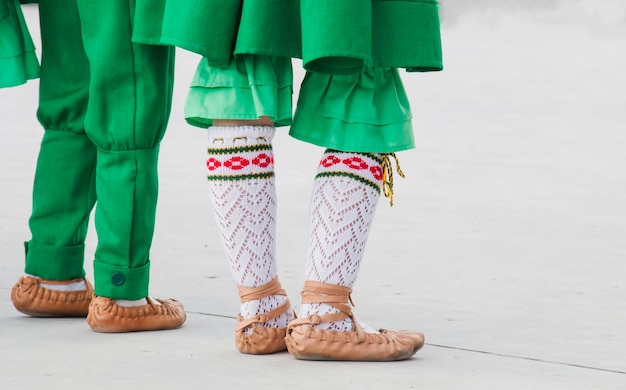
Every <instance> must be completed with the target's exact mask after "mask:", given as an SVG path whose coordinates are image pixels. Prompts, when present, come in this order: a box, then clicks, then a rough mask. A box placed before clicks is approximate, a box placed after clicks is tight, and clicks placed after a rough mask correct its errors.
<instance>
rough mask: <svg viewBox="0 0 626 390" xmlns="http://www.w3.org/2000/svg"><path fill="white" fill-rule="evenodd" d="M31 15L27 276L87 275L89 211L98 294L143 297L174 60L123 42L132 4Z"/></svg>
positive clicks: (79, 2) (87, 3)
mask: <svg viewBox="0 0 626 390" xmlns="http://www.w3.org/2000/svg"><path fill="white" fill-rule="evenodd" d="M39 7H40V22H41V34H42V66H41V81H40V101H39V109H38V112H37V116H38V119H39V121H40V122H41V124H42V125H43V127H44V129H45V133H44V137H43V141H42V143H41V149H40V152H39V158H38V161H37V168H36V172H35V182H34V188H33V209H32V215H31V218H30V220H29V225H30V229H31V233H32V239H31V240H30V241H29V242H27V243H26V268H25V272H26V273H28V274H33V275H36V276H40V277H42V278H44V279H49V280H68V279H72V278H76V277H81V276H84V275H85V271H84V259H85V254H84V248H85V244H84V243H85V237H86V234H87V227H88V222H89V218H90V215H91V212H92V210H93V208H94V206H95V216H94V218H95V227H96V231H97V234H98V246H97V248H96V253H95V258H94V282H95V283H94V284H95V292H96V295H99V296H105V297H109V298H112V299H140V298H143V297H146V296H147V295H148V284H149V268H150V256H149V254H150V246H151V243H152V237H153V232H154V223H155V212H156V203H157V193H158V177H157V162H158V152H159V144H160V141H161V139H162V137H163V134H164V132H165V128H166V125H167V121H168V119H169V114H170V107H171V96H172V85H173V74H174V73H173V71H174V51H173V49H172V48H169V47H163V46H150V45H141V44H135V43H132V42H131V36H132V32H133V31H132V30H133V17H134V9H135V0H107V1H100V0H40V1H39Z"/></svg>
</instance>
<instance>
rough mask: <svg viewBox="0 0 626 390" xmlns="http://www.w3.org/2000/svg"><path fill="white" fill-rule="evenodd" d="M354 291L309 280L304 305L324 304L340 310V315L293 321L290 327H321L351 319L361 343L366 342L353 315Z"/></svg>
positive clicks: (303, 299)
mask: <svg viewBox="0 0 626 390" xmlns="http://www.w3.org/2000/svg"><path fill="white" fill-rule="evenodd" d="M351 294H352V289H351V288H349V287H345V286H339V285H336V284H330V283H322V282H315V281H312V280H307V281H305V282H304V289H303V290H302V293H301V295H302V303H324V304H326V305H329V306H332V307H334V308H335V309H337V310H339V313H333V314H324V315H321V316H320V315H317V314H314V315H311V316H309V317H308V318H300V319H296V320H293V321H292V322H291V323H290V325H319V324H321V323H325V322H336V321H341V320H345V319H346V318H350V319H351V320H352V323H353V325H354V331H355V332H356V333H357V340H358V342H359V343H361V342H363V341H365V332H364V331H363V328H362V327H361V325H360V324H359V322H358V321H357V320H356V319H355V318H354V315H353V314H352V307H353V306H354V302H352V296H351Z"/></svg>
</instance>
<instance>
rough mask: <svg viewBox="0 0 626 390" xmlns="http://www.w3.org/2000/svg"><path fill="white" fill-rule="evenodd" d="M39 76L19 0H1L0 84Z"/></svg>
mask: <svg viewBox="0 0 626 390" xmlns="http://www.w3.org/2000/svg"><path fill="white" fill-rule="evenodd" d="M38 76H39V62H38V60H37V56H36V55H35V46H34V45H33V41H32V39H31V36H30V34H29V33H28V29H27V27H26V22H25V21H24V16H23V15H22V10H21V8H20V5H19V2H18V1H17V0H0V87H13V86H16V85H20V84H24V83H25V82H26V81H27V80H30V79H34V78H37V77H38Z"/></svg>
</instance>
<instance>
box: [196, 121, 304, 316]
mask: <svg viewBox="0 0 626 390" xmlns="http://www.w3.org/2000/svg"><path fill="white" fill-rule="evenodd" d="M274 132H275V129H274V128H273V127H266V126H213V127H211V128H209V149H208V154H209V157H208V160H207V168H208V179H209V192H210V197H211V201H212V204H213V209H214V211H215V216H216V219H217V224H218V229H219V232H220V237H221V241H222V244H223V246H224V250H225V252H226V256H227V257H228V261H229V265H230V269H231V272H232V274H233V277H234V278H235V281H236V282H237V284H238V285H240V286H244V287H259V286H262V285H264V284H267V283H268V282H270V281H271V280H272V279H274V278H275V277H276V274H277V270H276V255H275V252H276V251H275V236H276V189H275V186H274V181H275V180H274V156H273V153H272V138H273V136H274ZM286 301H287V297H285V296H282V295H270V296H268V297H265V298H261V299H256V300H253V301H249V302H245V303H242V304H241V309H240V310H241V316H242V317H243V318H250V317H254V316H255V315H257V314H261V313H267V312H269V311H270V310H273V309H275V308H277V307H278V306H280V305H282V304H283V303H285V302H286ZM292 317H293V314H292V313H291V312H290V311H289V312H287V313H283V314H281V315H280V316H278V317H276V318H274V319H271V320H269V321H268V322H266V323H265V324H263V326H266V327H285V326H287V324H288V323H289V321H291V319H292Z"/></svg>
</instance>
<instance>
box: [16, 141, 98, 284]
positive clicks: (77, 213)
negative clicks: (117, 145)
mask: <svg viewBox="0 0 626 390" xmlns="http://www.w3.org/2000/svg"><path fill="white" fill-rule="evenodd" d="M69 156H71V157H69ZM95 162H96V148H95V146H94V145H93V143H92V142H91V141H89V139H88V138H87V136H86V135H85V134H84V133H83V134H81V133H75V132H71V131H54V130H50V131H46V132H45V134H44V138H43V141H42V143H41V148H40V151H39V158H38V159H37V168H36V171H35V182H34V187H33V208H32V213H31V216H30V220H29V226H30V230H31V233H32V237H33V238H32V240H31V241H30V242H29V244H28V251H27V253H26V273H28V274H32V275H37V276H40V277H42V278H44V279H48V280H69V279H74V278H77V277H81V276H83V275H84V273H85V272H84V270H83V263H84V247H85V245H84V243H85V237H86V235H87V228H88V223H89V215H90V213H91V210H92V208H93V206H94V204H95V202H96V191H95Z"/></svg>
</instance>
